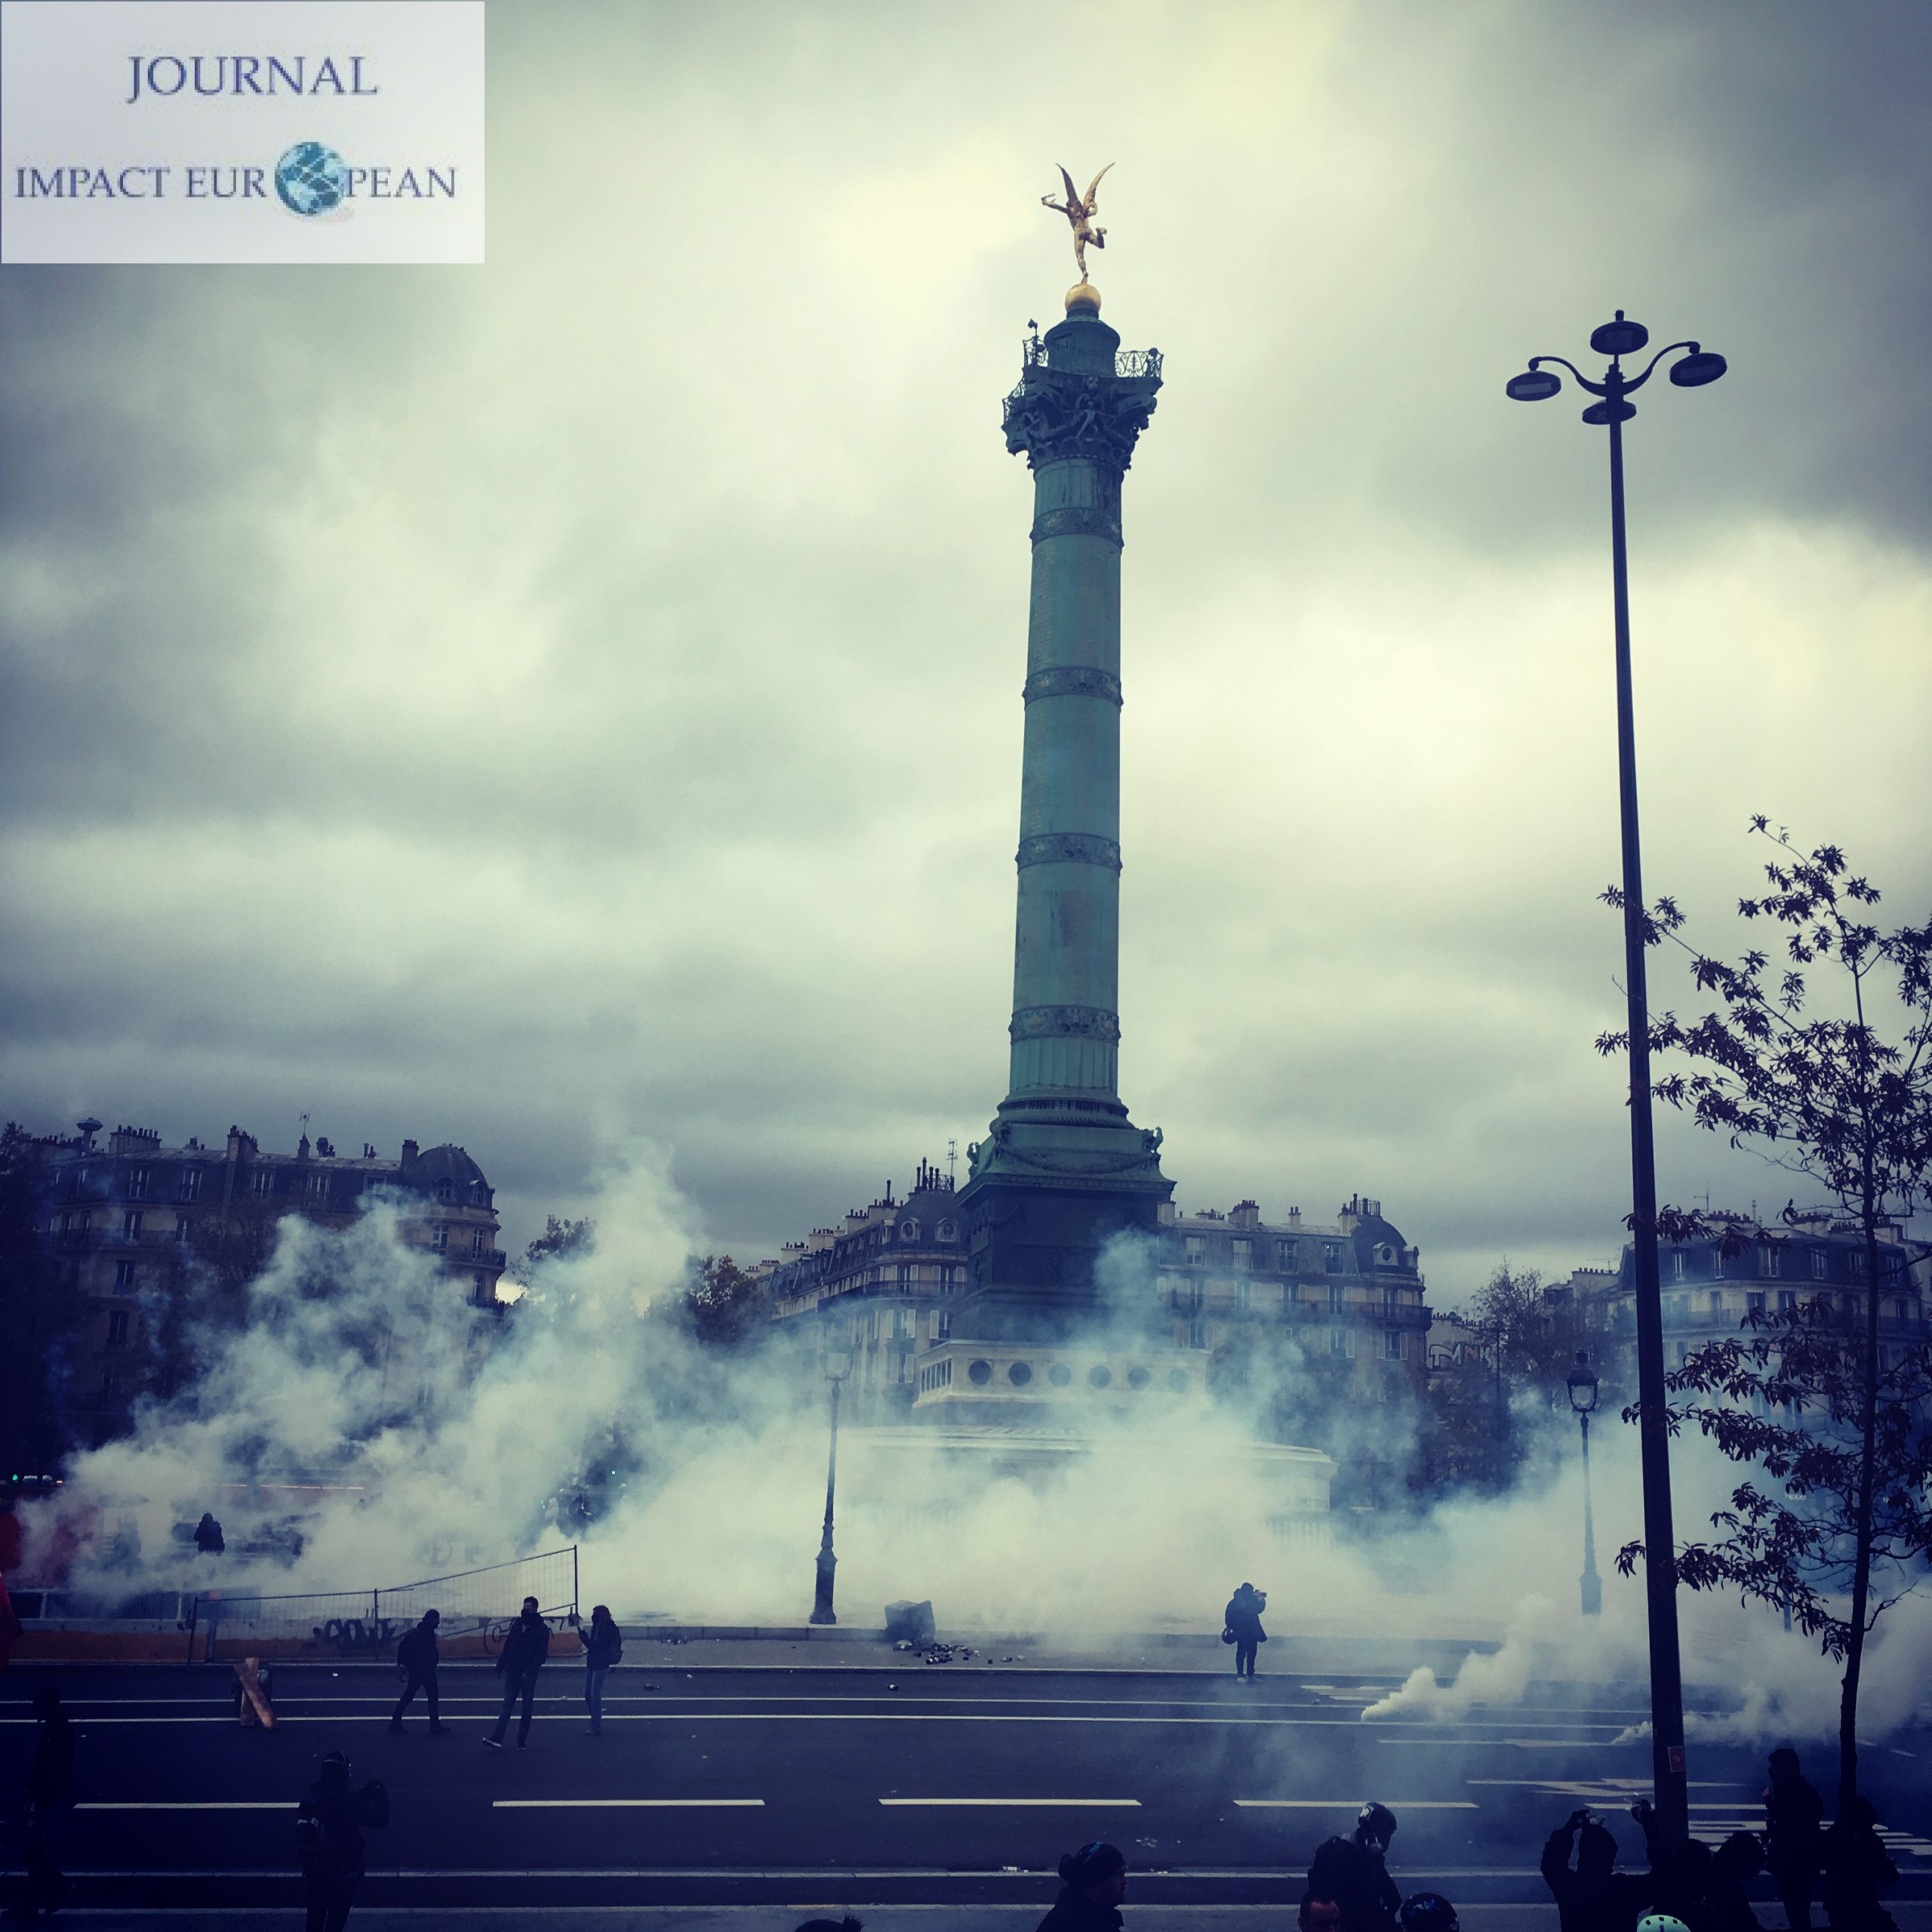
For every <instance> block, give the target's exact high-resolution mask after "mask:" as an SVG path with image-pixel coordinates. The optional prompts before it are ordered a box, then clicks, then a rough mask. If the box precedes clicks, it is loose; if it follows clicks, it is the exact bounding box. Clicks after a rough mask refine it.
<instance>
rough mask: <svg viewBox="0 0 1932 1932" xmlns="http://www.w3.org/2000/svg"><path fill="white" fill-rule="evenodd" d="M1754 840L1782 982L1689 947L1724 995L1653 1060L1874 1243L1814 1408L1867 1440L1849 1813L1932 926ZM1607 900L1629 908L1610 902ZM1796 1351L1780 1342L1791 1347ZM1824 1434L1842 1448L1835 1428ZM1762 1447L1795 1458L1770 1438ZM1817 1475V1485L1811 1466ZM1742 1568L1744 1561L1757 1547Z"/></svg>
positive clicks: (1856, 1564)
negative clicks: (1880, 918) (1887, 1311)
mask: <svg viewBox="0 0 1932 1932" xmlns="http://www.w3.org/2000/svg"><path fill="white" fill-rule="evenodd" d="M1751 830H1752V833H1753V834H1754V835H1756V836H1758V837H1760V838H1764V839H1767V841H1770V844H1772V845H1773V846H1774V848H1775V851H1776V856H1775V857H1774V858H1773V859H1772V860H1770V862H1769V863H1767V864H1766V866H1765V867H1764V874H1765V877H1766V878H1767V880H1768V881H1769V882H1770V888H1771V889H1770V891H1768V892H1767V893H1766V894H1764V895H1763V896H1762V897H1758V898H1755V899H1752V898H1747V899H1744V900H1740V902H1739V905H1738V912H1739V914H1740V917H1742V918H1744V919H1746V920H1747V921H1758V920H1764V921H1767V922H1769V923H1770V924H1772V925H1774V926H1775V927H1780V928H1783V952H1784V955H1785V957H1786V964H1783V966H1782V968H1779V969H1777V970H1776V971H1774V969H1773V967H1772V961H1771V959H1770V955H1769V954H1768V953H1767V952H1765V951H1764V950H1762V949H1752V950H1751V951H1749V952H1746V953H1745V954H1744V955H1743V957H1742V958H1740V960H1738V961H1737V962H1736V963H1735V964H1731V963H1728V962H1727V961H1723V960H1720V959H1716V958H1711V957H1709V956H1707V955H1704V954H1702V953H1700V952H1697V951H1696V950H1695V949H1694V948H1691V947H1689V946H1685V950H1686V951H1687V952H1690V955H1691V958H1692V962H1693V963H1692V968H1691V972H1692V977H1693V979H1694V982H1695V983H1696V985H1697V988H1698V989H1699V991H1700V992H1706V993H1714V994H1715V995H1716V997H1717V1004H1715V1006H1714V1007H1713V1008H1712V1009H1711V1010H1710V1011H1708V1012H1706V1014H1704V1015H1703V1017H1701V1018H1699V1019H1697V1020H1693V1021H1692V1022H1690V1023H1689V1024H1684V1023H1681V1022H1680V1021H1679V1020H1678V1019H1677V1017H1676V1016H1675V1014H1664V1015H1663V1017H1661V1018H1660V1019H1657V1020H1654V1021H1653V1022H1652V1023H1651V1046H1652V1048H1653V1050H1654V1051H1656V1052H1658V1053H1660V1054H1677V1055H1679V1056H1681V1057H1684V1058H1685V1059H1687V1060H1690V1063H1691V1069H1690V1071H1688V1072H1683V1071H1675V1070H1673V1071H1672V1072H1669V1073H1668V1074H1666V1075H1665V1076H1664V1077H1663V1078H1661V1079H1660V1080H1659V1081H1657V1083H1656V1087H1655V1092H1656V1094H1657V1097H1658V1098H1659V1099H1660V1100H1664V1101H1666V1102H1667V1103H1669V1105H1671V1106H1674V1107H1678V1108H1681V1109H1686V1110H1687V1111H1688V1112H1690V1114H1691V1115H1692V1117H1693V1118H1695V1119H1696V1121H1697V1123H1698V1124H1699V1125H1700V1127H1703V1128H1706V1129H1708V1130H1709V1131H1711V1132H1712V1133H1715V1134H1724V1136H1725V1137H1727V1139H1728V1140H1730V1143H1731V1145H1732V1146H1755V1148H1757V1149H1758V1150H1759V1151H1760V1152H1763V1153H1764V1155H1765V1156H1766V1158H1768V1159H1770V1160H1771V1161H1774V1162H1775V1163H1776V1164H1779V1165H1781V1166H1783V1167H1786V1168H1789V1169H1790V1170H1792V1171H1794V1172H1795V1173H1798V1174H1804V1175H1805V1176H1806V1177H1807V1178H1809V1179H1810V1180H1813V1181H1814V1182H1816V1183H1818V1184H1820V1185H1821V1186H1823V1187H1824V1188H1825V1189H1827V1190H1828V1191H1829V1193H1830V1194H1831V1195H1832V1197H1833V1198H1834V1199H1835V1200H1836V1201H1838V1204H1839V1205H1840V1207H1841V1208H1842V1209H1843V1210H1844V1213H1845V1215H1846V1217H1847V1219H1849V1220H1853V1221H1854V1222H1855V1223H1856V1224H1857V1226H1858V1228H1859V1229H1860V1232H1861V1233H1862V1235H1863V1258H1864V1284H1863V1287H1864V1302H1865V1306H1864V1309H1863V1315H1864V1321H1863V1344H1862V1347H1861V1348H1860V1349H1858V1351H1857V1357H1858V1359H1857V1364H1856V1368H1855V1371H1846V1372H1847V1374H1851V1375H1852V1377H1853V1379H1852V1381H1851V1382H1850V1383H1846V1384H1844V1386H1841V1387H1837V1386H1836V1385H1834V1386H1835V1389H1836V1392H1835V1393H1833V1392H1829V1391H1828V1390H1827V1389H1826V1384H1825V1383H1823V1382H1822V1381H1821V1382H1820V1383H1819V1385H1818V1387H1817V1390H1816V1392H1814V1401H1818V1402H1822V1404H1823V1409H1824V1412H1825V1414H1826V1415H1827V1416H1828V1417H1829V1416H1833V1415H1835V1411H1834V1408H1833V1404H1838V1405H1839V1406H1842V1405H1843V1404H1844V1403H1846V1402H1847V1401H1849V1402H1850V1404H1851V1407H1852V1409H1853V1411H1854V1412H1855V1413H1854V1414H1853V1415H1852V1416H1851V1417H1850V1420H1849V1421H1848V1422H1847V1425H1846V1426H1850V1427H1853V1428H1854V1432H1855V1436H1856V1445H1857V1446H1856V1453H1855V1472H1854V1474H1855V1480H1854V1482H1853V1484H1852V1487H1851V1490H1850V1493H1849V1510H1850V1513H1849V1515H1848V1517H1847V1519H1846V1522H1845V1526H1844V1527H1845V1531H1846V1534H1847V1535H1848V1537H1849V1539H1850V1547H1849V1549H1848V1551H1847V1552H1844V1554H1845V1555H1847V1557H1848V1567H1849V1573H1850V1607H1849V1611H1848V1613H1847V1616H1846V1617H1845V1619H1844V1641H1843V1644H1842V1647H1841V1649H1833V1647H1832V1642H1831V1640H1830V1638H1829V1635H1826V1647H1827V1649H1828V1650H1832V1654H1834V1655H1835V1656H1838V1657H1841V1658H1842V1660H1843V1662H1844V1690H1843V1696H1842V1699H1841V1706H1840V1712H1839V1737H1838V1789H1839V1802H1840V1805H1841V1808H1842V1807H1843V1805H1844V1804H1845V1803H1846V1802H1847V1801H1849V1800H1850V1798H1852V1797H1854V1796H1855V1795H1857V1788H1858V1749H1857V1710H1858V1687H1859V1681H1860V1674H1861V1672H1862V1670H1863V1663H1864V1654H1865V1641H1866V1636H1867V1635H1868V1634H1869V1631H1870V1629H1871V1627H1872V1620H1873V1618H1874V1617H1875V1614H1877V1612H1876V1611H1875V1609H1874V1607H1873V1601H1874V1600H1873V1597H1872V1565H1873V1560H1874V1554H1875V1550H1876V1549H1878V1548H1879V1547H1880V1546H1881V1540H1882V1539H1881V1535H1880V1531H1879V1527H1878V1521H1877V1518H1876V1516H1875V1510H1876V1508H1877V1505H1878V1491H1879V1489H1880V1486H1881V1480H1882V1477H1883V1472H1884V1468H1885V1466H1886V1464H1885V1460H1884V1454H1883V1453H1882V1451H1883V1444H1884V1439H1885V1438H1886V1436H1887V1431H1888V1430H1890V1429H1891V1428H1892V1427H1893V1426H1894V1417H1893V1409H1894V1403H1893V1401H1892V1400H1891V1398H1889V1397H1888V1396H1887V1392H1886V1384H1885V1378H1884V1377H1883V1376H1881V1373H1880V1363H1879V1353H1878V1321H1879V1308H1880V1304H1881V1299H1882V1297H1883V1296H1884V1294H1885V1292H1886V1291H1887V1289H1888V1288H1892V1287H1896V1286H1897V1285H1898V1284H1900V1281H1902V1279H1903V1272H1904V1269H1905V1265H1906V1254H1905V1251H1904V1250H1903V1247H1902V1246H1900V1244H1897V1243H1896V1242H1893V1241H1881V1238H1880V1237H1881V1233H1885V1232H1890V1229H1892V1228H1894V1226H1897V1224H1899V1223H1902V1222H1903V1220H1906V1218H1907V1217H1909V1216H1910V1215H1911V1214H1912V1212H1913V1211H1915V1209H1916V1208H1917V1207H1919V1206H1920V1205H1921V1204H1923V1203H1924V1201H1925V1200H1926V1198H1927V1178H1928V1171H1929V1170H1932V1054H1928V1048H1932V920H1928V921H1927V922H1926V923H1925V924H1921V925H1912V924H1906V925H1903V926H1900V927H1897V928H1894V929H1893V930H1891V931H1881V929H1880V928H1878V926H1877V925H1875V924H1873V923H1872V919H1871V917H1870V909H1871V908H1872V907H1873V906H1876V905H1877V904H1878V901H1879V894H1878V890H1877V888H1875V887H1874V886H1873V885H1872V884H1870V882H1869V881H1868V880H1866V879H1865V878H1861V877H1860V876H1859V875H1857V874H1855V873H1853V872H1850V871H1848V869H1847V864H1846V860H1845V857H1844V853H1843V852H1842V851H1841V850H1840V849H1839V848H1838V847H1836V846H1835V845H1820V846H1818V847H1817V848H1814V849H1813V850H1812V851H1810V852H1801V851H1799V850H1798V848H1797V847H1796V846H1795V845H1794V844H1792V840H1791V837H1790V835H1789V833H1788V832H1784V831H1782V830H1780V831H1777V832H1773V831H1772V830H1770V824H1769V821H1768V820H1767V819H1766V818H1764V817H1762V816H1759V817H1755V818H1753V820H1752V822H1751ZM1604 897H1605V898H1606V899H1607V900H1609V901H1610V902H1611V903H1613V904H1619V905H1620V903H1621V899H1622V895H1621V894H1619V893H1617V892H1616V891H1614V890H1613V891H1611V892H1609V893H1607V894H1605V895H1604ZM1648 923H1649V927H1650V931H1649V934H1648V935H1647V936H1648V937H1649V939H1650V941H1651V943H1653V944H1655V943H1659V942H1660V940H1663V938H1666V937H1671V938H1673V939H1674V938H1675V936H1676V934H1677V932H1678V928H1680V927H1681V925H1682V924H1683V915H1682V914H1681V912H1679V911H1678V908H1677V907H1676V906H1675V904H1674V903H1672V902H1671V901H1669V900H1663V901H1661V902H1660V903H1659V905H1658V906H1657V909H1656V911H1655V912H1654V914H1653V915H1651V917H1650V919H1649V922H1648ZM1676 943H1678V944H1679V945H1680V946H1681V945H1684V941H1682V940H1677V941H1676ZM1820 982H1822V986H1820V984H1819V983H1820ZM1597 1044H1598V1050H1599V1051H1601V1052H1605V1053H1610V1052H1616V1051H1622V1050H1623V1049H1625V1048H1627V1047H1628V1044H1629V1038H1628V1035H1624V1034H1617V1033H1610V1034H1606V1035H1604V1036H1603V1037H1602V1038H1601V1039H1600V1040H1599V1041H1598V1043H1597ZM1774 1339H1776V1338H1774ZM1791 1341H1792V1338H1791V1337H1789V1336H1787V1337H1784V1338H1783V1345H1785V1346H1789V1345H1790V1343H1791ZM1800 1359H1801V1361H1802V1360H1803V1355H1802V1352H1801V1354H1800ZM1819 1372H1820V1374H1822V1373H1823V1369H1822V1364H1820V1365H1819ZM1747 1381H1748V1378H1747ZM1713 1386H1714V1388H1716V1389H1721V1383H1718V1384H1714V1385H1713ZM1740 1386H1746V1384H1740ZM1700 1426H1704V1425H1703V1423H1701V1420H1700ZM1899 1426H1906V1425H1904V1424H1900V1425H1899ZM1709 1432H1710V1433H1712V1434H1713V1435H1715V1436H1716V1437H1717V1439H1718V1441H1719V1444H1720V1446H1721V1447H1722V1446H1723V1445H1724V1443H1725V1442H1726V1441H1730V1442H1733V1443H1735V1444H1740V1445H1743V1444H1745V1443H1746V1442H1747V1441H1749V1436H1748V1435H1747V1434H1740V1432H1737V1431H1736V1430H1733V1429H1729V1428H1728V1426H1727V1427H1726V1429H1724V1431H1722V1432H1720V1431H1719V1430H1718V1429H1717V1427H1716V1426H1715V1424H1713V1425H1711V1426H1710V1427H1709ZM1823 1434H1824V1435H1826V1437H1827V1438H1831V1436H1832V1429H1831V1428H1830V1427H1827V1428H1826V1429H1825V1430H1824V1431H1823ZM1765 1447H1766V1448H1767V1451H1769V1452H1770V1453H1771V1454H1782V1451H1780V1449H1779V1447H1778V1445H1777V1444H1776V1443H1775V1442H1773V1441H1770V1439H1769V1438H1766V1441H1765ZM1727 1453H1729V1451H1727ZM1793 1453H1794V1454H1795V1450H1794V1451H1793ZM1767 1466H1768V1465H1767ZM1805 1468H1806V1470H1807V1472H1809V1470H1810V1464H1808V1463H1807V1465H1806V1466H1805ZM1808 1479H1809V1476H1808V1473H1807V1480H1808ZM1747 1487H1748V1486H1747ZM1742 1494H1744V1492H1743V1491H1740V1495H1742ZM1745 1527H1748V1516H1747V1521H1746V1525H1745ZM1740 1551H1741V1552H1742V1553H1743V1554H1745V1555H1748V1549H1746V1548H1745V1547H1744V1546H1740ZM1879 1607H1883V1604H1882V1601H1881V1604H1880V1605H1879ZM1794 1614H1795V1612H1794ZM1819 1628H1820V1634H1826V1633H1825V1629H1824V1626H1819Z"/></svg>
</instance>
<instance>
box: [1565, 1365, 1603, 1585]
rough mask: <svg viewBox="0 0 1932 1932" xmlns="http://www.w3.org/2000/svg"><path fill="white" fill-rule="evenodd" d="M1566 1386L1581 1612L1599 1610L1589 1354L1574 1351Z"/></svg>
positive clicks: (1592, 1387) (1594, 1394)
mask: <svg viewBox="0 0 1932 1932" xmlns="http://www.w3.org/2000/svg"><path fill="white" fill-rule="evenodd" d="M1565 1379H1566V1380H1567V1382H1568V1383H1569V1386H1570V1406H1571V1407H1572V1408H1573V1409H1574V1410H1575V1411H1577V1426H1578V1428H1580V1429H1582V1431H1583V1576H1582V1577H1581V1578H1580V1582H1581V1583H1582V1586H1583V1614H1584V1615H1585V1616H1586V1617H1601V1615H1602V1614H1603V1579H1602V1578H1601V1577H1599V1576H1598V1574H1597V1525H1596V1518H1595V1515H1593V1514H1592V1512H1591V1509H1590V1414H1591V1412H1592V1411H1593V1410H1594V1409H1595V1407H1596V1405H1597V1379H1596V1377H1595V1375H1593V1374H1592V1373H1591V1372H1590V1358H1589V1356H1588V1355H1586V1354H1585V1353H1584V1352H1583V1350H1582V1349H1578V1350H1577V1366H1576V1367H1574V1368H1573V1369H1572V1370H1571V1371H1570V1373H1569V1374H1568V1376H1567V1377H1566V1378H1565Z"/></svg>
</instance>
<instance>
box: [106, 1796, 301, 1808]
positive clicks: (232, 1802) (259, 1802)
mask: <svg viewBox="0 0 1932 1932" xmlns="http://www.w3.org/2000/svg"><path fill="white" fill-rule="evenodd" d="M294 1808H295V1800H294V1798H269V1799H263V1798H196V1799H195V1800H194V1801H192V1802H190V1803H174V1802H168V1803H162V1802H155V1803H152V1804H150V1803H149V1801H148V1800H147V1799H146V1798H127V1799H120V1798H103V1799H100V1800H97V1801H94V1802H93V1803H91V1804H77V1805H75V1807H74V1809H75V1810H76V1811H292V1810H294Z"/></svg>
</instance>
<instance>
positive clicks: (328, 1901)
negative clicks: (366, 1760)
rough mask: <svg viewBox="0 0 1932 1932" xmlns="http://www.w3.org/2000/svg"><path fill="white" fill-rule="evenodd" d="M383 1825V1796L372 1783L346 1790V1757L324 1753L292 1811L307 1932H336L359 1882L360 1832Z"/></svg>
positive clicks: (386, 1804) (345, 1919)
mask: <svg viewBox="0 0 1932 1932" xmlns="http://www.w3.org/2000/svg"><path fill="white" fill-rule="evenodd" d="M387 1823H389V1793H388V1792H386V1790H384V1789H383V1787H382V1786H381V1785H380V1784H379V1783H377V1781H376V1780H375V1779H374V1778H371V1779H370V1780H369V1781H368V1783H366V1784H365V1785H364V1786H362V1788H361V1790H359V1791H355V1790H352V1789H350V1787H349V1758H348V1754H347V1753H346V1752H341V1751H331V1752H328V1754H327V1755H325V1757H324V1758H323V1759H322V1761H321V1765H320V1766H319V1767H318V1770H317V1774H316V1777H315V1783H313V1784H312V1785H311V1786H309V1789H308V1790H307V1792H306V1793H305V1794H304V1795H303V1799H302V1801H301V1803H300V1804H299V1805H298V1806H297V1807H296V1812H295V1844H296V1850H297V1856H298V1857H299V1859H300V1863H301V1866H302V1890H303V1898H304V1900H305V1902H306V1905H307V1907H308V1932H342V1928H343V1926H344V1925H346V1924H347V1923H348V1921H349V1909H350V1908H351V1907H352V1906H353V1905H354V1904H355V1888H356V1887H357V1886H358V1885H359V1884H361V1882H362V1860H363V1843H362V1833H363V1830H364V1829H365V1827H380V1826H383V1825H386V1824H387Z"/></svg>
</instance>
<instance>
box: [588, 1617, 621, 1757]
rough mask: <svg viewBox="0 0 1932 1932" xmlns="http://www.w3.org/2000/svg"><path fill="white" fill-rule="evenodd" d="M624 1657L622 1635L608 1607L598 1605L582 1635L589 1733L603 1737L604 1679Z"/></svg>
mask: <svg viewBox="0 0 1932 1932" xmlns="http://www.w3.org/2000/svg"><path fill="white" fill-rule="evenodd" d="M623 1654H624V1633H623V1632H622V1631H621V1630H620V1629H618V1628H617V1625H616V1624H615V1623H613V1622H612V1621H611V1611H610V1608H609V1606H608V1605H607V1604H601V1603H600V1604H598V1605H597V1606H596V1607H595V1608H594V1609H593V1610H592V1611H591V1613H590V1628H589V1629H588V1630H586V1632H584V1633H583V1701H584V1703H586V1705H588V1706H589V1709H590V1734H591V1736H592V1737H602V1736H603V1734H604V1680H605V1678H607V1677H608V1676H609V1675H611V1666H612V1665H613V1664H614V1663H617V1660H618V1659H619V1658H620V1657H622V1656H623Z"/></svg>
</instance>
